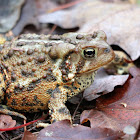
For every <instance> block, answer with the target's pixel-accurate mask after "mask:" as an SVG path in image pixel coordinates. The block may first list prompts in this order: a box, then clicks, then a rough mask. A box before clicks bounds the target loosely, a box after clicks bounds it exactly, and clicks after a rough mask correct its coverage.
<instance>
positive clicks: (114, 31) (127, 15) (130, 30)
mask: <svg viewBox="0 0 140 140" xmlns="http://www.w3.org/2000/svg"><path fill="white" fill-rule="evenodd" d="M139 13H140V7H138V6H134V5H131V4H126V3H112V2H110V3H109V2H102V1H99V0H98V1H97V0H94V1H93V0H86V1H83V2H81V3H79V4H77V5H75V6H74V7H71V8H70V9H68V10H60V11H56V12H53V13H49V14H47V13H45V14H41V15H39V16H38V20H39V22H40V23H53V24H56V25H58V26H60V27H61V28H65V29H68V28H76V27H79V31H78V32H88V33H93V32H94V31H95V30H103V31H105V33H106V34H107V37H108V42H109V44H115V45H118V46H120V47H122V48H123V49H124V50H125V51H126V52H127V53H128V54H129V55H130V56H131V58H132V60H136V59H137V58H138V57H139V56H140V47H139V44H140V38H139V36H140V14H139Z"/></svg>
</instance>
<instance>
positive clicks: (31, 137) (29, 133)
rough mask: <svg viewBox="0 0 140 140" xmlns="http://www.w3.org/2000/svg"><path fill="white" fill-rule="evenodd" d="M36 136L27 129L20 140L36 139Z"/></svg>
mask: <svg viewBox="0 0 140 140" xmlns="http://www.w3.org/2000/svg"><path fill="white" fill-rule="evenodd" d="M36 139H37V137H36V136H35V135H33V134H32V133H31V132H29V131H25V132H24V134H23V138H22V140H36Z"/></svg>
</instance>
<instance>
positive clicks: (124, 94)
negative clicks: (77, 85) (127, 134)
mask: <svg viewBox="0 0 140 140" xmlns="http://www.w3.org/2000/svg"><path fill="white" fill-rule="evenodd" d="M136 71H137V72H135V74H133V73H131V74H132V76H134V78H129V79H128V80H127V82H126V83H125V84H124V85H123V87H117V88H116V89H115V90H114V92H112V93H110V94H108V95H106V96H102V97H100V98H98V99H97V100H96V107H97V109H92V110H86V111H84V112H83V113H82V115H81V123H83V122H85V121H87V120H89V121H90V124H91V127H92V128H95V127H101V128H110V129H112V130H114V131H116V130H118V131H119V130H123V129H124V127H125V126H127V125H133V124H134V123H136V122H138V121H139V120H140V104H139V101H140V75H139V74H138V75H136V73H140V69H136ZM121 103H125V104H127V106H126V107H123V106H122V104H121Z"/></svg>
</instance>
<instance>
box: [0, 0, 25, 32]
mask: <svg viewBox="0 0 140 140" xmlns="http://www.w3.org/2000/svg"><path fill="white" fill-rule="evenodd" d="M24 1H25V0H18V1H17V0H12V1H10V0H7V1H4V0H1V1H0V33H5V32H8V31H9V30H11V29H12V28H13V27H14V26H15V24H16V23H17V21H18V19H19V18H20V11H21V6H22V5H23V4H24Z"/></svg>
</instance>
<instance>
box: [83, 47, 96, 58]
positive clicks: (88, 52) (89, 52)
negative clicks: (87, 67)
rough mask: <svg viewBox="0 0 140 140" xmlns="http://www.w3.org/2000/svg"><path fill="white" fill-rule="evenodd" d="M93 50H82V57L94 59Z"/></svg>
mask: <svg viewBox="0 0 140 140" xmlns="http://www.w3.org/2000/svg"><path fill="white" fill-rule="evenodd" d="M95 53H96V52H95V49H93V48H88V49H85V50H83V55H84V57H85V58H94V57H95Z"/></svg>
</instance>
